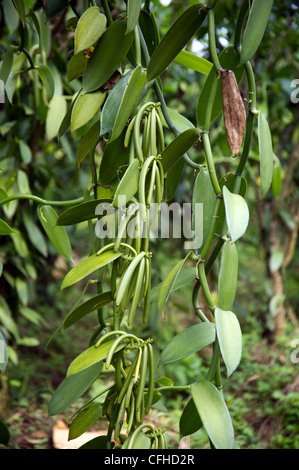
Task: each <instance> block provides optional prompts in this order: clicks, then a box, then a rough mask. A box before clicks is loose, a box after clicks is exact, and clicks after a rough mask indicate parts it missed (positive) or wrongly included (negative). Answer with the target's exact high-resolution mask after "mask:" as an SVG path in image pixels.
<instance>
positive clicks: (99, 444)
mask: <svg viewBox="0 0 299 470" xmlns="http://www.w3.org/2000/svg"><path fill="white" fill-rule="evenodd" d="M112 444H113V442H111V441H108V442H107V436H99V437H95V438H94V439H91V440H90V441H88V442H86V443H85V444H83V445H82V446H80V447H79V449H112V448H113V446H112Z"/></svg>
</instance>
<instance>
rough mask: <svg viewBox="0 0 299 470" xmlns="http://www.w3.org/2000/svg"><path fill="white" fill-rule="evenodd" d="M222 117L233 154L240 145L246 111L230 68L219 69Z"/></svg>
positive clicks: (235, 153) (236, 153)
mask: <svg viewBox="0 0 299 470" xmlns="http://www.w3.org/2000/svg"><path fill="white" fill-rule="evenodd" d="M221 85H222V103H223V117H224V125H225V131H226V138H227V143H228V145H229V148H230V149H231V151H232V153H233V155H234V156H236V155H238V153H239V150H240V148H241V145H242V141H243V136H244V132H245V126H246V111H245V107H244V103H243V100H242V96H241V93H240V90H239V87H238V84H237V81H236V77H235V74H234V72H233V71H232V70H223V71H221Z"/></svg>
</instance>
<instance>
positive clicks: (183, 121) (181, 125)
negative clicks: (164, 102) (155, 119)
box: [163, 108, 194, 132]
mask: <svg viewBox="0 0 299 470" xmlns="http://www.w3.org/2000/svg"><path fill="white" fill-rule="evenodd" d="M167 111H168V114H169V116H170V119H171V120H172V122H173V124H174V125H175V127H177V129H178V130H179V131H180V132H184V131H186V130H187V129H192V128H194V125H193V124H192V122H190V121H189V119H187V118H186V117H185V116H183V115H182V114H180V113H178V111H176V110H175V109H171V108H167ZM163 126H165V127H168V126H167V124H166V122H165V120H163Z"/></svg>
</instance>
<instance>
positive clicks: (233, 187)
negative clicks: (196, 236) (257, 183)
mask: <svg viewBox="0 0 299 470" xmlns="http://www.w3.org/2000/svg"><path fill="white" fill-rule="evenodd" d="M238 178H239V176H236V175H234V174H232V173H228V174H227V175H224V176H223V177H222V178H221V180H220V181H219V185H220V188H221V189H222V190H223V187H224V186H226V187H227V188H228V189H229V190H230V192H234V193H237V194H240V196H242V197H243V198H244V197H245V196H246V192H247V181H246V179H245V178H244V177H243V176H242V177H241V181H240V184H239V182H238V181H237V179H238ZM236 183H238V184H236ZM237 188H238V190H237ZM224 223H225V226H226V221H225V206H224V204H221V205H220V209H219V212H218V218H217V219H216V225H215V233H218V234H222V235H227V228H226V229H225V231H224V232H223V226H224Z"/></svg>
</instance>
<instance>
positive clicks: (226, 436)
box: [191, 380, 234, 449]
mask: <svg viewBox="0 0 299 470" xmlns="http://www.w3.org/2000/svg"><path fill="white" fill-rule="evenodd" d="M191 394H192V398H193V400H194V403H195V406H196V408H197V411H198V413H199V416H200V418H201V420H202V423H203V426H204V428H205V430H206V432H207V434H208V436H209V438H210V439H211V441H212V443H213V445H214V447H215V448H216V449H232V448H233V445H234V429H233V425H232V421H231V417H230V414H229V411H228V409H227V406H226V403H225V401H224V399H223V397H222V395H221V394H220V392H218V390H217V388H216V387H215V386H214V385H213V384H212V383H211V382H208V381H207V380H201V381H200V382H198V383H197V384H192V385H191Z"/></svg>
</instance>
